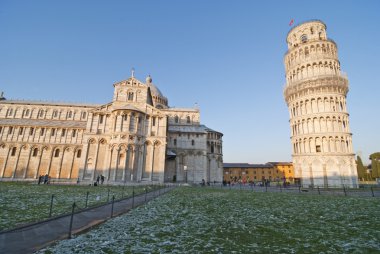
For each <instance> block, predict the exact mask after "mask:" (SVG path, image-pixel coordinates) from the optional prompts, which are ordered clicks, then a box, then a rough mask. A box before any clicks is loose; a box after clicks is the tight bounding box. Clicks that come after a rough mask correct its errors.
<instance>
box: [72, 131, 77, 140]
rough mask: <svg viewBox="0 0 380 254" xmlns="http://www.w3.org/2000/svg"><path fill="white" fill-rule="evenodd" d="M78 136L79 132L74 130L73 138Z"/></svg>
mask: <svg viewBox="0 0 380 254" xmlns="http://www.w3.org/2000/svg"><path fill="white" fill-rule="evenodd" d="M76 135H77V130H73V138H74V137H75V136H76Z"/></svg>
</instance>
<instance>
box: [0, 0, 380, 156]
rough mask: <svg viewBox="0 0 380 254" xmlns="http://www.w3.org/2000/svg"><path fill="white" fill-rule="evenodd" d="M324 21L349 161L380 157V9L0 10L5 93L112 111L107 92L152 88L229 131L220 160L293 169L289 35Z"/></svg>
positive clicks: (279, 5) (8, 6) (153, 4)
mask: <svg viewBox="0 0 380 254" xmlns="http://www.w3.org/2000/svg"><path fill="white" fill-rule="evenodd" d="M291 19H294V21H295V24H297V23H301V22H303V21H306V20H310V19H320V20H322V21H324V22H325V23H326V24H327V33H328V36H329V37H330V38H332V39H333V40H335V41H336V42H337V44H338V49H339V59H340V61H341V67H342V70H343V71H345V72H347V74H348V77H349V80H350V92H349V94H348V110H349V112H350V122H351V131H352V132H353V144H354V150H355V151H356V152H361V153H362V157H363V159H364V161H365V162H366V161H368V160H367V157H368V155H369V154H370V153H372V152H375V151H380V134H379V129H380V128H379V126H380V118H379V108H380V106H379V96H380V75H379V74H380V49H379V42H380V28H379V24H380V1H375V0H374V1H351V0H345V1H317V2H310V1H248V0H247V1H232V0H231V1H221V0H214V1H211V0H210V1H205V0H198V1H196V0H192V1H179V0H178V1H174V0H173V1H165V0H160V1H153V0H151V1H144V0H143V1H141V0H139V1H137V0H136V1H105V0H104V1H94V0H91V1H90V0H88V1H84V0H83V1H77V0H75V1H74V0H72V1H71V0H70V1H69V0H65V1H51V0H47V1H40V0H35V1H17V0H1V1H0V90H2V91H4V92H5V96H6V97H7V98H8V99H31V100H48V101H51V100H54V101H65V102H88V103H107V102H109V101H111V99H112V93H113V87H112V84H113V83H114V82H116V81H120V80H123V79H126V78H128V77H129V76H130V69H131V68H132V67H134V68H135V69H136V77H137V78H138V79H140V80H142V81H144V80H145V77H146V75H147V74H151V75H152V78H153V82H154V83H155V84H156V85H157V86H158V87H159V88H160V90H161V91H162V92H163V93H164V95H165V96H166V97H167V98H168V99H169V104H170V105H171V106H175V107H193V106H194V103H196V102H197V103H198V104H199V106H200V109H201V121H202V123H204V124H206V125H207V126H208V127H210V128H213V129H215V130H218V131H220V132H222V133H224V137H223V140H224V144H223V146H224V161H225V162H250V163H265V162H267V161H290V160H291V144H290V138H289V137H290V127H289V122H288V120H289V119H288V118H289V114H288V110H287V107H286V103H285V101H284V98H283V94H282V92H283V85H284V83H285V78H284V75H285V71H284V65H283V56H284V53H285V52H286V50H287V48H286V42H285V39H286V34H287V32H288V31H289V29H290V27H289V21H290V20H291Z"/></svg>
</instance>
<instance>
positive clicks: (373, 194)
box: [371, 186, 375, 197]
mask: <svg viewBox="0 0 380 254" xmlns="http://www.w3.org/2000/svg"><path fill="white" fill-rule="evenodd" d="M371 192H372V197H374V196H375V193H374V192H373V187H372V186H371Z"/></svg>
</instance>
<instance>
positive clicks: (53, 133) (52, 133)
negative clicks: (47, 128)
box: [51, 128, 55, 136]
mask: <svg viewBox="0 0 380 254" xmlns="http://www.w3.org/2000/svg"><path fill="white" fill-rule="evenodd" d="M54 135H55V128H53V129H51V136H54Z"/></svg>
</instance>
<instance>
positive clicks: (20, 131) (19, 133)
mask: <svg viewBox="0 0 380 254" xmlns="http://www.w3.org/2000/svg"><path fill="white" fill-rule="evenodd" d="M23 132H24V128H23V127H20V129H19V130H18V135H22V133H23Z"/></svg>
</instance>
